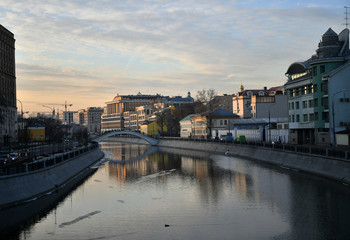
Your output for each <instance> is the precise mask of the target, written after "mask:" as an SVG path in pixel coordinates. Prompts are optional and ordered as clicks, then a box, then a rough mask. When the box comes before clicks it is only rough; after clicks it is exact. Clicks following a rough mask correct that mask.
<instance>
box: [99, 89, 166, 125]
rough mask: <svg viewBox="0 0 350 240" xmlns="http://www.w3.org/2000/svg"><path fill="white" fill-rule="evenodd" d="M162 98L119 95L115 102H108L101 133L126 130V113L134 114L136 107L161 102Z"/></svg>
mask: <svg viewBox="0 0 350 240" xmlns="http://www.w3.org/2000/svg"><path fill="white" fill-rule="evenodd" d="M162 98H163V97H162V96H160V95H159V94H157V95H143V94H141V93H138V94H137V95H117V96H116V97H115V98H114V99H113V101H110V102H106V104H107V107H106V108H105V110H104V113H103V115H102V120H101V131H111V130H120V129H123V128H124V112H132V111H135V110H136V107H139V106H144V105H150V104H154V103H157V102H161V100H162ZM128 117H129V116H128Z"/></svg>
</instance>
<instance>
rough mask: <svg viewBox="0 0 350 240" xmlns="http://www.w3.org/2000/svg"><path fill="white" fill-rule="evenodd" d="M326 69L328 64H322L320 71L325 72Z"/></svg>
mask: <svg viewBox="0 0 350 240" xmlns="http://www.w3.org/2000/svg"><path fill="white" fill-rule="evenodd" d="M325 71H326V66H325V65H321V66H320V72H321V73H324V72H325Z"/></svg>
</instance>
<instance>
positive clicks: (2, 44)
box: [0, 25, 17, 143]
mask: <svg viewBox="0 0 350 240" xmlns="http://www.w3.org/2000/svg"><path fill="white" fill-rule="evenodd" d="M15 69H16V67H15V39H14V35H13V33H11V32H10V31H9V30H7V29H6V28H4V27H3V26H2V25H0V86H1V87H0V143H8V142H15V141H17V124H16V121H17V106H16V70H15Z"/></svg>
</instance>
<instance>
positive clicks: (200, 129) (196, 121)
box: [191, 114, 208, 139]
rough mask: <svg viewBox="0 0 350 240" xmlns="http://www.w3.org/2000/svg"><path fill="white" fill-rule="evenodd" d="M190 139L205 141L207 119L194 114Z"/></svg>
mask: <svg viewBox="0 0 350 240" xmlns="http://www.w3.org/2000/svg"><path fill="white" fill-rule="evenodd" d="M191 121H192V137H193V138H199V139H205V138H207V136H208V122H207V117H206V116H204V115H201V114H196V116H194V117H193V118H192V120H191Z"/></svg>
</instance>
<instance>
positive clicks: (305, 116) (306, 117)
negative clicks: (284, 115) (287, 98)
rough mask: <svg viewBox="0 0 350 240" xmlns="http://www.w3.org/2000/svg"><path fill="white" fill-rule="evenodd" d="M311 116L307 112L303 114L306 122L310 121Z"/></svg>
mask: <svg viewBox="0 0 350 240" xmlns="http://www.w3.org/2000/svg"><path fill="white" fill-rule="evenodd" d="M308 117H309V116H308V115H307V114H304V115H303V119H304V122H308V121H309V118H308Z"/></svg>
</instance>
